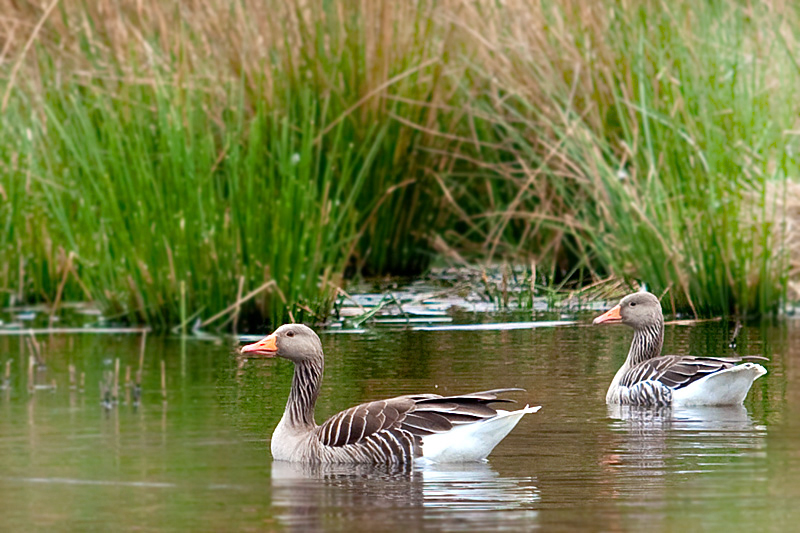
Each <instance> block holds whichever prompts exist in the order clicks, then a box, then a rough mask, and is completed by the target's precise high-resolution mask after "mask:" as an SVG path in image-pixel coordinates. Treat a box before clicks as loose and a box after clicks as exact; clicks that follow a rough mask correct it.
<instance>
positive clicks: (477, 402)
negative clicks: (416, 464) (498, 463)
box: [241, 324, 541, 464]
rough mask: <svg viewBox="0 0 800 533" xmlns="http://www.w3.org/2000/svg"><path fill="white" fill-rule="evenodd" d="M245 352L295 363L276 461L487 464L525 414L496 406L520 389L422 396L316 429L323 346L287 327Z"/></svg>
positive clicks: (345, 415)
mask: <svg viewBox="0 0 800 533" xmlns="http://www.w3.org/2000/svg"><path fill="white" fill-rule="evenodd" d="M241 353H243V354H254V355H263V356H266V357H275V356H278V357H283V358H284V359H288V360H290V361H292V362H293V363H294V365H295V368H294V378H293V379H292V389H291V391H290V392H289V400H288V402H287V403H286V410H285V411H284V413H283V417H282V418H281V420H280V422H279V423H278V426H277V427H276V428H275V431H274V432H273V434H272V442H271V445H270V448H271V450H272V456H273V457H274V458H275V459H277V460H282V461H293V462H302V463H383V464H408V463H412V462H413V461H414V459H417V458H423V459H426V460H430V461H433V462H439V463H443V462H467V461H479V460H483V459H485V458H486V457H487V456H488V455H489V453H491V451H492V449H494V447H495V446H497V444H498V443H499V442H500V441H501V440H503V438H504V437H505V436H506V435H508V433H509V432H510V431H511V430H512V429H514V426H516V425H517V422H519V420H520V419H521V418H522V417H523V416H524V415H525V414H527V413H535V412H536V411H538V410H539V409H540V408H541V407H529V406H525V408H524V409H519V410H517V411H511V412H509V411H502V410H497V409H494V408H492V407H491V406H490V405H489V404H490V403H493V402H513V400H507V399H501V398H498V395H499V394H502V393H504V392H510V391H522V390H523V389H496V390H489V391H484V392H473V393H471V394H465V395H463V396H439V395H438V394H417V395H409V396H398V397H396V398H390V399H388V400H382V401H375V402H369V403H364V404H361V405H357V406H355V407H351V408H350V409H347V410H346V411H342V412H341V413H338V414H336V415H334V416H333V417H331V418H330V419H328V421H327V422H325V423H324V424H322V425H321V426H318V425H317V424H316V422H315V421H314V404H315V403H316V401H317V396H318V395H319V388H320V382H321V381H322V370H323V366H324V363H323V353H322V343H321V342H320V340H319V337H318V336H317V334H316V333H314V331H313V330H312V329H311V328H309V327H307V326H304V325H302V324H284V325H283V326H281V327H279V328H278V329H277V330H275V332H274V333H273V334H272V335H269V336H268V337H266V338H264V339H262V340H260V341H258V342H256V343H254V344H249V345H247V346H244V347H242V349H241Z"/></svg>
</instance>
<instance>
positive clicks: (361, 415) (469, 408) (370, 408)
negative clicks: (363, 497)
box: [315, 389, 524, 447]
mask: <svg viewBox="0 0 800 533" xmlns="http://www.w3.org/2000/svg"><path fill="white" fill-rule="evenodd" d="M522 390H524V389H493V390H488V391H482V392H473V393H470V394H465V395H460V396H440V395H438V394H417V395H408V396H398V397H396V398H391V399H388V400H380V401H375V402H368V403H363V404H361V405H356V406H355V407H351V408H350V409H347V410H345V411H342V412H340V413H338V414H336V415H334V416H333V417H331V418H329V419H328V420H327V421H326V422H325V423H324V424H322V425H321V426H319V427H318V428H316V430H315V432H316V434H317V437H318V438H319V440H320V442H321V443H322V444H323V445H324V446H332V447H339V446H347V445H351V444H361V443H365V442H366V441H368V440H372V437H373V436H377V435H380V434H384V433H392V434H395V433H396V432H397V431H400V432H403V433H408V434H410V435H413V436H415V437H424V436H425V435H430V434H432V433H441V432H445V431H449V430H451V429H452V428H453V427H454V426H455V425H459V424H468V423H472V422H478V421H481V420H485V419H487V418H492V417H494V416H496V415H497V411H496V410H495V409H494V408H492V407H491V406H490V405H489V404H490V403H493V402H513V400H509V399H504V398H499V397H498V395H499V394H502V393H505V392H513V391H522Z"/></svg>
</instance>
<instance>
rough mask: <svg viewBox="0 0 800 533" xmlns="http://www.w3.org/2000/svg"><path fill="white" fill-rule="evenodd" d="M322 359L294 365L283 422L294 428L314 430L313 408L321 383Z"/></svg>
mask: <svg viewBox="0 0 800 533" xmlns="http://www.w3.org/2000/svg"><path fill="white" fill-rule="evenodd" d="M322 371H323V362H322V359H321V358H320V359H311V360H307V361H302V362H298V363H295V366H294V377H293V378H292V390H291V392H290V393H289V400H288V401H287V402H286V412H285V413H284V420H285V421H286V423H288V425H289V426H291V427H295V428H314V427H316V422H315V421H314V406H315V405H316V403H317V397H318V396H319V388H320V383H321V382H322Z"/></svg>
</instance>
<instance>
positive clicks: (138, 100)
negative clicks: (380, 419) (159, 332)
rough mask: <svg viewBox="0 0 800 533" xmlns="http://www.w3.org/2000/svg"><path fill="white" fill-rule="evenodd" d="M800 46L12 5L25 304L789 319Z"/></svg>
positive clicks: (153, 312) (175, 320)
mask: <svg viewBox="0 0 800 533" xmlns="http://www.w3.org/2000/svg"><path fill="white" fill-rule="evenodd" d="M797 22H798V12H797V8H796V7H795V6H794V4H792V3H783V2H779V1H777V0H775V1H762V2H755V3H741V2H738V1H734V0H721V1H719V2H712V3H703V5H696V3H694V2H689V1H680V2H674V3H657V2H648V1H644V0H642V1H630V2H623V3H619V2H611V1H610V0H609V1H602V2H594V3H585V2H578V1H577V0H576V1H566V0H565V1H560V2H555V1H546V0H542V1H540V2H536V3H530V2H522V1H521V0H510V1H507V2H504V3H495V2H464V1H461V0H450V1H443V2H432V1H431V2H428V1H422V0H420V1H416V2H402V3H391V2H382V3H376V2H366V1H365V2H360V3H358V2H323V3H321V4H317V3H310V2H308V3H307V2H304V1H302V0H293V1H290V2H273V1H269V2H255V1H251V0H236V1H231V0H195V1H192V2H179V1H177V0H175V1H156V0H140V1H135V2H134V1H122V2H116V1H115V2H111V1H108V0H100V1H98V2H89V3H86V2H79V1H77V0H61V1H58V0H56V1H54V2H52V3H50V4H48V5H47V6H44V7H42V6H38V5H33V4H28V3H15V4H14V5H13V6H12V7H11V8H10V9H9V10H7V11H6V12H4V14H3V15H2V17H0V37H2V38H1V39H0V41H2V42H3V43H4V45H3V48H2V50H0V96H1V97H2V101H1V103H0V105H2V113H3V126H4V127H3V128H0V176H2V182H0V186H1V187H2V188H0V202H2V203H0V253H1V254H2V259H0V288H2V290H3V292H4V294H5V295H7V301H8V302H9V303H11V304H14V303H17V302H33V301H44V302H46V303H48V304H49V305H50V306H51V309H53V313H57V312H58V307H59V305H60V303H61V302H64V301H70V300H76V299H80V300H91V301H95V302H97V303H99V304H100V305H101V307H102V308H103V310H104V312H105V313H106V314H107V315H108V316H110V317H118V318H120V319H125V320H127V321H132V322H147V323H149V324H152V325H153V326H155V327H158V328H166V327H170V326H174V325H176V324H183V325H184V327H185V326H186V324H187V323H188V322H189V321H194V320H199V321H200V322H201V323H203V324H206V325H214V326H222V325H225V324H230V323H233V324H234V326H235V325H237V324H238V322H239V321H240V320H241V321H243V322H247V323H262V322H264V321H268V322H271V323H277V322H280V321H284V320H288V319H292V320H299V319H306V320H323V319H324V318H325V316H326V314H327V313H328V311H329V310H330V308H331V305H332V302H333V299H334V298H335V297H336V294H337V291H338V288H339V287H340V286H342V283H343V279H344V278H345V277H347V276H349V275H353V274H356V275H357V274H360V273H366V274H383V273H395V274H409V273H415V272H420V271H421V270H423V269H424V268H426V267H427V266H428V265H429V264H430V262H431V261H432V260H438V261H442V260H447V259H448V258H449V259H453V258H456V260H457V261H467V262H470V263H476V262H477V263H484V264H488V263H493V262H497V261H505V262H509V263H517V264H523V265H531V264H534V265H536V269H535V271H536V273H537V279H536V280H532V284H531V286H532V287H536V286H537V284H538V286H540V287H542V286H544V287H546V288H548V289H549V290H551V289H552V287H554V286H555V285H556V284H557V283H558V284H559V286H561V284H564V283H567V284H571V285H576V286H579V285H581V284H585V283H590V282H596V281H597V280H599V279H604V278H606V277H609V276H611V277H613V278H615V279H621V280H628V281H629V282H630V283H631V284H634V283H635V282H644V283H646V284H647V285H648V286H649V287H650V288H651V289H652V290H654V291H656V292H658V293H662V292H663V293H666V294H668V295H669V298H670V301H672V302H673V303H674V305H675V306H676V309H677V308H680V309H688V310H691V311H693V312H694V313H695V314H696V315H709V314H719V313H729V312H734V313H738V314H746V313H753V312H755V313H760V312H768V311H772V310H775V309H778V308H779V307H780V305H781V304H782V303H783V302H784V301H785V298H786V294H787V287H788V286H789V282H790V281H791V280H790V279H789V275H790V272H791V269H790V265H791V264H792V263H793V262H795V263H796V262H798V261H797V260H796V259H795V256H796V255H797V254H795V255H793V253H794V245H792V244H791V243H792V242H794V241H793V240H792V239H790V238H788V237H787V231H788V230H787V228H788V225H787V224H788V223H789V222H790V220H789V217H790V215H791V213H792V211H791V209H790V208H788V207H787V206H789V205H791V201H787V194H789V193H787V191H791V190H794V189H793V188H791V187H789V186H788V185H787V184H789V183H790V181H791V179H792V178H793V177H794V176H796V174H797V168H796V167H797V165H796V162H795V160H794V157H793V156H792V154H794V153H796V151H797V146H796V144H797V141H796V139H797V135H796V133H795V132H796V131H797V129H798V128H797V124H796V122H797V117H798V116H800V113H798V112H799V111H800V109H798V107H800V103H798V101H797V100H796V98H793V96H794V95H793V94H792V91H793V88H794V87H796V86H797V82H798V79H797V78H798V75H800V72H799V71H798V66H797V65H798V63H797V61H796V59H797V35H796V32H797V30H796V28H798V27H800V26H798V25H797ZM775 191H778V193H777V194H776V193H775ZM437 258H438V259H437ZM531 270H532V271H533V268H532V269H531Z"/></svg>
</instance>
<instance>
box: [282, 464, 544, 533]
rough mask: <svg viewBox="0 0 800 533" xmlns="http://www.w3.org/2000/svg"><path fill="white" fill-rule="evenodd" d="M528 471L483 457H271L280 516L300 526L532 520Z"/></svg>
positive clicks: (479, 525)
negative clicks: (394, 461) (461, 460)
mask: <svg viewBox="0 0 800 533" xmlns="http://www.w3.org/2000/svg"><path fill="white" fill-rule="evenodd" d="M539 499H540V495H539V489H538V488H537V486H536V484H535V480H534V479H533V478H531V477H524V476H521V477H504V476H501V475H500V474H498V473H497V472H496V471H495V470H493V469H492V467H491V466H490V465H489V464H487V463H466V464H422V465H420V464H417V465H415V466H407V465H394V466H390V465H337V464H331V465H310V464H298V463H290V462H286V461H274V462H273V463H272V505H273V507H274V508H275V509H276V510H277V511H278V519H279V520H280V521H281V522H282V523H283V524H284V525H285V526H287V527H289V528H296V529H297V530H302V531H313V530H329V529H330V528H331V527H334V526H335V525H336V524H342V523H353V522H352V521H353V520H357V521H358V522H357V523H359V524H360V526H363V529H364V530H365V531H366V530H369V531H385V530H392V531H394V530H397V529H398V528H399V527H401V524H402V527H403V528H409V529H410V530H419V529H421V528H422V527H423V525H431V524H432V523H437V522H439V521H441V522H444V521H447V523H448V524H451V523H458V524H460V527H459V528H460V529H471V530H486V529H487V528H490V529H494V528H497V527H511V528H513V527H514V526H515V524H516V525H517V526H520V525H522V524H524V525H525V527H526V528H529V527H531V525H533V524H535V523H536V515H537V513H536V510H535V504H536V502H538V501H539Z"/></svg>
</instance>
